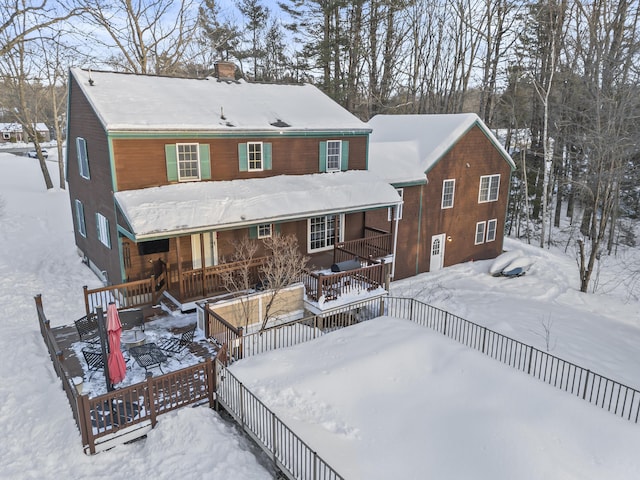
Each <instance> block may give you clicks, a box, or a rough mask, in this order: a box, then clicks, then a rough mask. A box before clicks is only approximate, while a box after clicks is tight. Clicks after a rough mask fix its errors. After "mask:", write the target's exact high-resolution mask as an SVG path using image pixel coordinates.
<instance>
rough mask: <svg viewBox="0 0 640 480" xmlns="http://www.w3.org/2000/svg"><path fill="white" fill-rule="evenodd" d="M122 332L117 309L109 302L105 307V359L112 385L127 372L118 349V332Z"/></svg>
mask: <svg viewBox="0 0 640 480" xmlns="http://www.w3.org/2000/svg"><path fill="white" fill-rule="evenodd" d="M121 333H122V324H121V323H120V316H119V315H118V309H117V308H116V305H115V304H114V303H110V304H109V306H108V307H107V336H108V339H109V358H108V361H107V364H108V367H109V380H110V381H111V384H112V385H115V384H116V383H120V382H121V381H122V380H124V377H125V375H126V373H127V365H126V363H125V361H124V357H123V356H122V351H120V334H121Z"/></svg>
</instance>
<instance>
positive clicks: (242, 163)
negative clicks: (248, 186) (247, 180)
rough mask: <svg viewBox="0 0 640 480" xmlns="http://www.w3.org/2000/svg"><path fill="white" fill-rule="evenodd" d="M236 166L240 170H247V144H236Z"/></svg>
mask: <svg viewBox="0 0 640 480" xmlns="http://www.w3.org/2000/svg"><path fill="white" fill-rule="evenodd" d="M238 168H239V169H240V171H241V172H246V171H247V170H249V156H248V155H247V144H246V143H239V144H238Z"/></svg>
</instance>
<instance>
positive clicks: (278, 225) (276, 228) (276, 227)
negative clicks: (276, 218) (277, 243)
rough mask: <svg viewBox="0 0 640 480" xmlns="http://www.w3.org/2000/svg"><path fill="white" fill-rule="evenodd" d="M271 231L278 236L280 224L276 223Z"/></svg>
mask: <svg viewBox="0 0 640 480" xmlns="http://www.w3.org/2000/svg"><path fill="white" fill-rule="evenodd" d="M273 229H274V230H275V232H276V233H277V234H280V230H281V228H280V224H279V223H276V224H275V225H274V226H273Z"/></svg>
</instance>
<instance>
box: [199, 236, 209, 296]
mask: <svg viewBox="0 0 640 480" xmlns="http://www.w3.org/2000/svg"><path fill="white" fill-rule="evenodd" d="M198 235H200V268H201V269H202V285H201V287H202V290H201V292H202V296H203V297H206V296H207V292H206V288H205V277H204V276H205V268H206V263H207V262H206V260H205V256H204V234H202V233H199V234H198Z"/></svg>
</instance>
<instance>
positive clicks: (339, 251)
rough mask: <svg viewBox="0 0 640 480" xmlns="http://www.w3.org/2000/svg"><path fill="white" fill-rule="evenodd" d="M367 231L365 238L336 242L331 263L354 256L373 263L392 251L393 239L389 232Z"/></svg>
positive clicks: (351, 258)
mask: <svg viewBox="0 0 640 480" xmlns="http://www.w3.org/2000/svg"><path fill="white" fill-rule="evenodd" d="M368 232H369V233H368V234H367V235H366V236H365V238H359V239H357V240H349V241H346V242H339V243H336V245H335V247H334V249H333V263H338V262H344V261H345V260H353V258H354V257H355V258H358V259H359V260H362V261H367V262H371V263H373V262H374V261H376V260H377V259H380V258H382V257H386V256H387V255H389V254H391V253H393V239H392V237H391V234H390V233H381V232H380V231H368Z"/></svg>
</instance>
